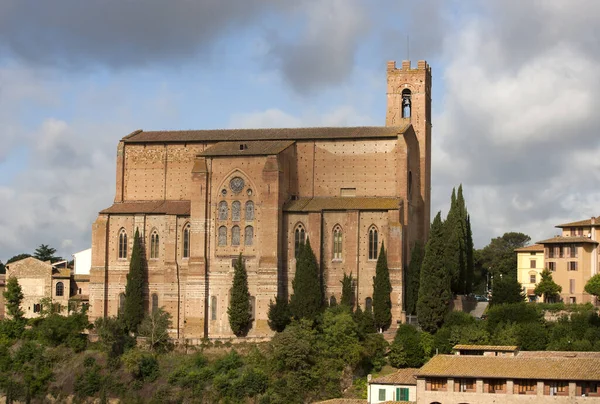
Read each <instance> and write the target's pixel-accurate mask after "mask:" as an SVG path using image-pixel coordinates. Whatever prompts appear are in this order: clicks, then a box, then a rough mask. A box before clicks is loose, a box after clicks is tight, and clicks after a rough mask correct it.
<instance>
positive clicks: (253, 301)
mask: <svg viewBox="0 0 600 404" xmlns="http://www.w3.org/2000/svg"><path fill="white" fill-rule="evenodd" d="M255 314H256V297H254V296H250V320H254V319H255Z"/></svg>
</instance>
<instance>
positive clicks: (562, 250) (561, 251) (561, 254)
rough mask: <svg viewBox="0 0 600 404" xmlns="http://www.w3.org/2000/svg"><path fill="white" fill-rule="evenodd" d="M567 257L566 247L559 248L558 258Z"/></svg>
mask: <svg viewBox="0 0 600 404" xmlns="http://www.w3.org/2000/svg"><path fill="white" fill-rule="evenodd" d="M564 257H565V246H562V245H561V246H559V247H558V258H564Z"/></svg>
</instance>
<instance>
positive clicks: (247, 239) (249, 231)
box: [244, 226, 254, 245]
mask: <svg viewBox="0 0 600 404" xmlns="http://www.w3.org/2000/svg"><path fill="white" fill-rule="evenodd" d="M253 243H254V227H252V226H246V228H245V229H244V244H245V245H252V244H253Z"/></svg>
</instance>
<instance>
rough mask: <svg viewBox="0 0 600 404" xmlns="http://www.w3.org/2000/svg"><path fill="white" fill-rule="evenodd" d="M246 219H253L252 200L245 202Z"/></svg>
mask: <svg viewBox="0 0 600 404" xmlns="http://www.w3.org/2000/svg"><path fill="white" fill-rule="evenodd" d="M246 220H254V202H252V201H248V202H246Z"/></svg>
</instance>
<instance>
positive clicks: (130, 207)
mask: <svg viewBox="0 0 600 404" xmlns="http://www.w3.org/2000/svg"><path fill="white" fill-rule="evenodd" d="M100 213H110V214H131V213H148V214H155V215H161V214H162V215H178V216H189V214H190V201H127V202H115V203H114V204H113V205H112V206H111V207H109V208H106V209H104V210H101V211H100Z"/></svg>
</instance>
